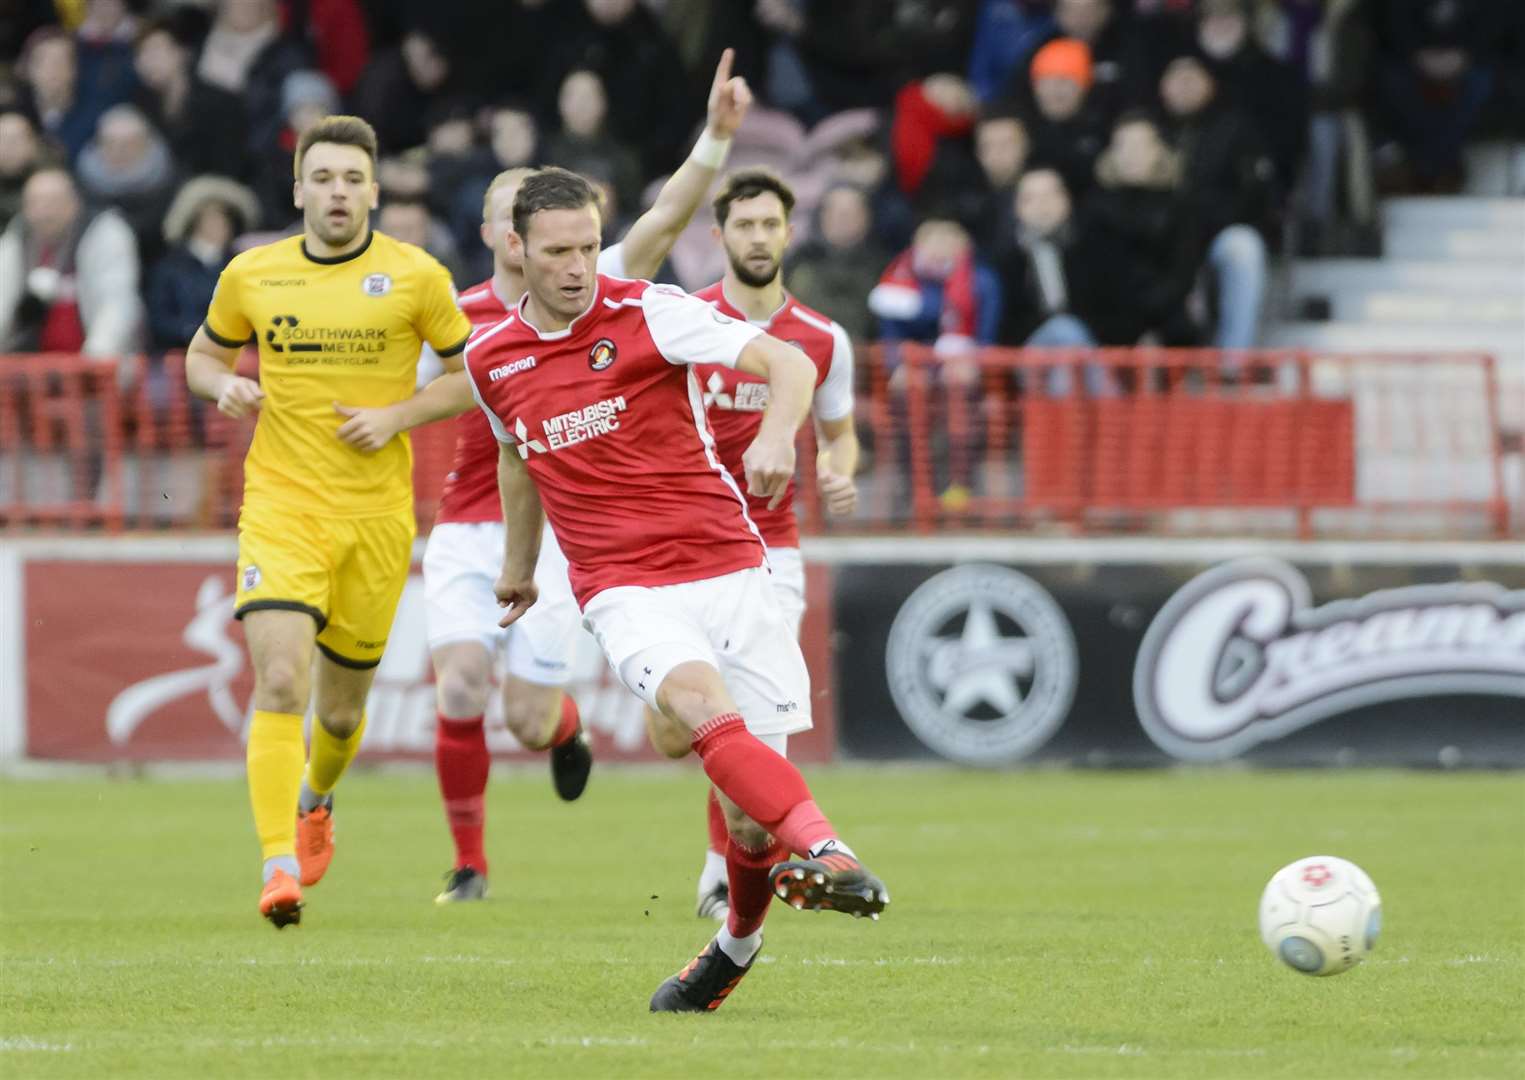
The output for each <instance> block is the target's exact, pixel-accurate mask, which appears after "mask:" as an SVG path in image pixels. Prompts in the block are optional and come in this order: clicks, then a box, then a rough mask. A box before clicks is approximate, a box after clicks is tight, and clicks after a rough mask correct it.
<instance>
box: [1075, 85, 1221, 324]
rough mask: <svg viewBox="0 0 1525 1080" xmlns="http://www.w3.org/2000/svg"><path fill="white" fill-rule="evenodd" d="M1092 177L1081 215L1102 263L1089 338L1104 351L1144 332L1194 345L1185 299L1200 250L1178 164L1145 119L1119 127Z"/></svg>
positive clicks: (1131, 118)
mask: <svg viewBox="0 0 1525 1080" xmlns="http://www.w3.org/2000/svg"><path fill="white" fill-rule="evenodd" d="M1097 178H1098V180H1099V181H1100V186H1099V187H1097V188H1095V189H1093V190H1092V191H1091V193H1090V194H1089V195H1088V196H1086V200H1085V203H1084V204H1083V207H1082V215H1081V220H1082V225H1081V227H1082V229H1083V230H1084V232H1085V237H1086V243H1087V244H1088V245H1094V249H1095V250H1096V251H1097V252H1099V253H1100V255H1101V257H1104V258H1105V260H1106V272H1105V273H1104V274H1100V275H1098V277H1097V279H1096V280H1095V281H1094V282H1093V283H1092V284H1093V285H1094V288H1095V292H1094V303H1093V304H1092V306H1091V311H1090V315H1091V318H1090V320H1089V322H1090V327H1091V331H1092V332H1093V334H1094V335H1095V336H1096V339H1097V341H1098V342H1100V343H1101V344H1103V345H1133V344H1136V343H1137V342H1138V340H1139V338H1141V337H1143V336H1144V335H1145V334H1146V333H1152V334H1155V335H1156V336H1158V337H1159V338H1160V340H1161V341H1162V342H1163V343H1164V344H1166V345H1192V344H1195V343H1196V338H1197V335H1196V330H1195V327H1194V326H1193V325H1192V323H1191V320H1190V318H1189V317H1188V315H1187V313H1186V297H1187V295H1188V294H1189V293H1190V292H1191V289H1192V285H1193V283H1194V280H1195V278H1196V273H1197V265H1198V261H1199V260H1198V255H1199V252H1200V250H1201V249H1200V246H1199V243H1198V240H1197V233H1196V230H1195V228H1194V227H1193V222H1192V213H1191V208H1190V207H1189V206H1188V204H1187V202H1186V200H1185V199H1184V198H1183V196H1182V193H1181V190H1180V187H1181V169H1180V162H1179V161H1178V160H1177V159H1176V158H1175V155H1174V154H1172V153H1171V151H1170V149H1169V148H1168V147H1167V146H1166V145H1165V143H1164V141H1163V140H1162V139H1161V137H1160V133H1159V129H1158V128H1157V127H1156V126H1155V124H1154V122H1153V121H1152V120H1151V119H1149V117H1148V116H1147V115H1145V114H1142V113H1125V114H1124V115H1123V116H1122V117H1121V118H1120V119H1119V120H1118V122H1117V124H1116V126H1115V127H1114V128H1113V129H1112V139H1111V142H1110V143H1109V144H1108V146H1107V149H1106V151H1105V152H1104V153H1103V154H1102V156H1101V159H1100V160H1099V161H1098V162H1097Z"/></svg>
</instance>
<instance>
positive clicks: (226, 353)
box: [185, 326, 265, 420]
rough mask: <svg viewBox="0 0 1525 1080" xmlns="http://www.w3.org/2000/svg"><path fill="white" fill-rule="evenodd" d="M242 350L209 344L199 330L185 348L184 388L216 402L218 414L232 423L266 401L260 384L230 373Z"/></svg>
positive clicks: (230, 346) (206, 335)
mask: <svg viewBox="0 0 1525 1080" xmlns="http://www.w3.org/2000/svg"><path fill="white" fill-rule="evenodd" d="M240 351H241V346H237V345H224V344H222V343H221V342H219V341H214V340H212V338H211V336H210V335H208V334H207V328H206V327H205V326H200V327H198V328H197V329H196V336H195V337H193V338H191V343H190V344H189V345H187V346H186V348H185V384H186V386H188V387H190V390H191V393H193V394H195V395H196V396H197V397H200V398H205V399H206V400H208V401H215V402H217V411H218V412H220V413H222V414H223V415H224V416H230V417H232V418H233V419H234V420H238V419H241V418H242V417H245V416H248V415H249V414H250V413H251V412H253V411H254V410H256V409H258V408H259V407H260V402H262V401H264V400H265V392H264V391H263V390H261V389H260V385H259V383H257V382H255V381H254V380H253V379H246V378H244V377H243V376H242V375H239V374H238V373H237V372H235V371H234V370H233V365H234V364H236V363H238V354H239V352H240Z"/></svg>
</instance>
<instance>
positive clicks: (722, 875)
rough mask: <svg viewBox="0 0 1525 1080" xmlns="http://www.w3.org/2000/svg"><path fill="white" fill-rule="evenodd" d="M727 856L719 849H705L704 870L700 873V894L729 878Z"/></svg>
mask: <svg viewBox="0 0 1525 1080" xmlns="http://www.w3.org/2000/svg"><path fill="white" fill-rule="evenodd" d="M728 878H729V875H728V874H727V873H726V869H725V856H724V855H722V854H721V853H720V852H718V851H705V853H704V870H703V871H702V872H701V873H700V874H699V895H700V896H703V895H704V894H705V893H707V892H709V891H710V890H711V889H713V888H714V887H715V886H716V885H718V884H719V883H720V882H722V881H726V880H728Z"/></svg>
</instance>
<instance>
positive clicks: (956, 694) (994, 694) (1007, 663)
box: [927, 599, 1035, 716]
mask: <svg viewBox="0 0 1525 1080" xmlns="http://www.w3.org/2000/svg"><path fill="white" fill-rule="evenodd" d="M1034 667H1035V662H1034V658H1033V646H1032V642H1031V641H1029V640H1028V639H1027V638H1026V637H1025V636H1021V635H1018V634H1013V635H1011V636H1007V635H1005V634H1003V633H1002V632H1001V627H1000V624H999V622H998V620H997V619H996V614H995V609H994V608H993V607H992V606H991V604H990V602H989V601H987V600H978V599H976V600H974V601H972V602H971V603H970V605H969V611H968V614H967V615H966V616H965V617H964V626H963V630H962V631H960V633H959V635H958V636H957V637H955V638H942V637H938V638H934V639H933V640H932V643H931V644H930V648H929V655H928V664H927V679H928V681H929V682H930V683H931V684H932V686H933V687H935V688H936V689H937V690H938V691H939V692H940V693H941V694H942V695H943V708H944V709H946V710H948V711H949V712H954V713H959V714H962V715H965V716H967V715H968V714H969V713H970V711H971V710H973V709H974V708H975V707H976V706H979V705H981V704H983V705H985V706H987V707H988V708H990V709H993V710H994V711H995V712H996V713H997V714H998V715H1001V716H1006V715H1009V714H1010V713H1013V712H1015V711H1016V710H1017V708H1018V707H1019V706H1020V705H1021V704H1022V699H1023V690H1022V681H1023V680H1029V679H1031V678H1032V677H1033V672H1034Z"/></svg>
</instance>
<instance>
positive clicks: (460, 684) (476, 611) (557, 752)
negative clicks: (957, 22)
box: [341, 49, 751, 904]
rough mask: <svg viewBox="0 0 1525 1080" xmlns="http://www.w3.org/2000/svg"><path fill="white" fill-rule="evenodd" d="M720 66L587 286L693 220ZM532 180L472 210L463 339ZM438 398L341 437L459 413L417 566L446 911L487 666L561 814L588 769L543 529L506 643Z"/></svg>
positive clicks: (722, 120) (473, 504) (455, 879)
mask: <svg viewBox="0 0 1525 1080" xmlns="http://www.w3.org/2000/svg"><path fill="white" fill-rule="evenodd" d="M733 57H734V54H733V53H732V51H731V50H729V49H727V50H725V52H724V53H723V54H722V56H721V59H720V63H719V65H718V66H717V68H716V71H715V78H714V81H713V83H712V85H711V87H710V96H709V102H708V123H707V125H706V127H705V131H704V134H703V135H701V136H700V139H699V141H698V143H697V144H696V145H695V147H694V150H693V152H692V153H691V154H690V155H689V158H688V160H687V161H686V162H684V164H683V165H682V166H681V167H680V168H679V169H678V170H677V172H675V173H674V174H673V175H672V177H671V178H670V179H669V180H668V182H667V183H666V184H665V185H663V187H662V190H661V192H660V193H659V194H658V196H657V199H656V202H655V203H654V204H653V205H652V207H651V209H649V210H647V211H646V212H645V213H644V214H642V215H641V217H640V218H638V219H637V220H636V221H635V223H634V224H633V225H631V227H630V230H629V231H628V232H627V233H626V234H625V237H624V239H623V240H622V241H621V242H620V243H618V244H616V245H614V246H613V247H610V248H608V249H606V250H604V251H602V252H600V254H599V259H598V269H599V271H600V272H601V273H605V274H610V275H613V276H615V277H650V276H651V275H653V274H655V273H656V271H657V269H658V267H660V266H661V264H662V261H663V260H664V259H666V258H667V254H668V252H669V251H671V250H672V246H673V244H674V243H675V242H676V241H677V238H678V234H679V233H681V232H682V231H683V229H684V228H685V227H686V226H687V225H688V222H689V220H690V219H691V218H692V217H693V215H694V211H695V210H697V209H698V208H699V204H700V203H701V202H702V201H703V199H704V196H705V193H706V192H707V191H708V189H709V186H710V184H711V182H712V181H713V180H714V177H715V174H716V172H717V171H718V170H719V168H720V166H721V165H722V164H723V163H724V160H725V154H726V152H727V150H728V149H729V147H730V140H731V136H732V135H734V134H735V132H736V129H737V128H738V127H739V126H740V124H741V121H742V120H743V119H744V118H745V116H746V113H747V109H748V108H749V106H750V104H751V92H750V90H749V88H748V87H747V85H746V81H745V80H744V79H741V78H739V77H736V78H733V77H732V75H731V65H732V60H733ZM533 171H534V170H533V169H510V170H508V171H506V172H503V173H500V174H499V175H498V176H497V177H496V178H494V180H493V182H492V184H491V185H490V186H489V187H488V189H487V192H486V195H485V197H484V199H483V207H482V230H481V231H482V242H483V243H484V244H485V245H486V246H487V247H488V248H489V249H490V250H491V251H492V252H493V275H492V277H491V278H489V279H488V280H486V281H484V282H481V283H480V284H478V285H475V286H473V287H471V288H469V289H467V290H466V291H465V292H463V293H462V294H461V296H460V305H461V309H462V310H463V311H464V312H465V313H466V315H467V317H468V318H470V319H471V322H472V325H473V327H475V328H477V329H480V328H483V327H485V326H490V325H492V324H494V323H496V322H498V321H500V320H501V319H503V318H504V317H505V316H506V315H507V314H508V311H509V308H510V306H512V305H513V304H515V303H517V302H518V300H519V298H520V297H521V296H523V295H524V276H523V272H522V268H521V267H520V265H519V262H518V256H517V255H516V254H514V253H511V252H510V251H509V250H508V246H507V243H506V240H507V235H508V232H509V231H510V229H511V228H512V227H513V224H512V214H513V205H514V196H515V194H516V193H517V191H518V189H519V184H520V182H521V181H522V180H523V179H524V178H525V177H526V176H528V175H530V174H531V173H532V172H533ZM443 386H448V383H447V384H443V385H442V386H441V387H431V388H430V392H428V393H424V394H421V395H419V397H418V398H416V399H414V400H412V401H409V402H403V403H399V405H398V406H396V407H393V408H391V409H390V410H376V413H379V414H380V415H375V414H372V415H365V416H362V418H361V419H360V420H352V421H351V424H349V425H346V428H347V430H346V431H341V435H346V434H349V435H353V436H354V437H356V438H362V437H363V438H367V439H370V440H372V441H376V446H378V447H379V446H380V445H382V444H383V443H384V442H385V441H386V439H389V438H391V437H392V435H393V434H395V432H396V431H400V430H406V429H407V428H409V427H413V426H416V425H417V424H418V423H422V422H426V421H428V420H432V419H435V418H436V417H438V416H444V415H450V414H451V413H452V412H456V413H461V415H460V416H459V417H458V418H457V419H456V421H455V424H456V445H455V454H454V460H453V463H452V467H451V471H450V473H449V475H448V476H447V477H446V480H445V487H444V490H443V492H442V494H441V499H440V508H439V514H438V516H437V517H436V519H435V524H434V528H433V530H432V531H431V532H430V534H429V541H428V545H427V547H426V548H425V549H424V561H423V570H424V596H425V601H426V607H425V610H426V616H427V620H426V621H427V626H428V638H429V648H430V655H431V657H432V659H433V662H434V674H435V688H436V698H437V706H438V718H437V725H436V729H435V731H436V735H435V754H434V758H435V768H436V771H437V772H438V774H439V782H440V793H441V795H442V797H443V799H444V803H445V813H446V818H447V820H448V823H449V826H450V832H451V836H452V839H453V840H454V842H455V862H454V864H453V866H452V868H451V871H450V873H449V874H448V875H447V879H446V882H445V888H444V889H443V891H441V892H440V894H439V895H438V896H437V897H436V898H435V899H436V902H438V903H441V904H446V903H454V902H458V901H467V900H481V899H485V898H486V896H487V881H488V878H487V872H488V864H487V855H486V849H485V844H484V831H485V824H486V820H485V811H486V803H485V798H484V795H485V792H486V789H487V776H488V771H489V766H490V764H491V759H490V756H489V754H488V751H487V743H486V739H485V735H484V730H483V719H484V714H485V712H486V707H487V702H488V696H489V693H490V690H491V684H492V672H493V666H494V663H495V661H497V660H500V659H501V665H502V671H501V701H502V709H503V719H504V722H505V725H506V726H507V727H508V729H509V730H510V731H511V732H512V733H513V734H514V736H515V738H517V739H518V740H519V742H520V743H521V744H523V745H524V746H526V747H528V748H530V749H547V748H548V749H549V750H550V759H551V777H552V781H553V783H554V785H555V788H556V792H557V794H559V795H560V796H561V797H562V798H563V799H567V800H571V799H576V798H577V797H579V796H580V795H581V794H582V792H583V789H584V787H585V786H586V784H587V780H588V775H589V772H590V770H591V768H592V764H593V757H592V753H591V751H590V748H589V746H588V741H587V737H586V736H585V735H584V734H583V731H582V726H581V724H580V722H579V718H578V714H577V706H576V704H575V703H574V702H573V700H572V697H571V695H569V694H565V693H564V692H563V690H564V688H565V686H566V683H567V678H568V676H569V674H570V663H569V662H570V659H571V653H572V650H573V648H574V644H575V638H576V635H577V632H578V630H579V628H580V626H581V621H582V613H581V612H580V611H578V609H577V602H576V600H575V599H574V598H573V596H572V590H571V586H570V585H569V584H568V582H567V562H566V558H565V556H563V555H562V553H561V549H560V547H559V546H558V545H557V543H556V538H555V536H554V535H553V534H552V533H551V532H550V530H549V529H546V531H545V533H544V535H543V539H542V542H541V547H540V561H539V564H538V565H537V567H536V570H535V580H536V583H537V584H538V585H539V587H540V599H539V602H538V603H537V604H536V605H535V607H534V609H533V610H532V611H530V612H529V613H528V614H527V615H526V616H525V617H524V618H523V619H521V620H519V621H518V622H517V623H516V624H515V625H514V626H513V627H512V628H511V629H510V630H507V631H505V630H503V629H502V628H500V627H499V626H498V625H497V622H498V614H499V613H498V609H497V601H496V599H495V598H494V596H493V592H492V586H493V582H494V581H495V580H496V578H497V576H498V569H499V565H500V563H501V560H502V555H503V518H502V511H501V508H500V506H499V501H498V479H497V462H498V450H497V446H498V443H497V439H495V438H494V437H493V433H492V429H491V428H490V427H489V426H488V424H487V421H486V419H485V418H484V417H483V416H482V414H481V412H480V410H478V409H477V408H476V406H475V402H474V401H473V400H472V398H471V394H470V390H469V389H468V388H466V387H465V384H464V382H462V383H461V393H460V395H459V402H458V404H456V405H454V406H453V407H447V408H446V409H444V410H440V411H430V410H428V409H425V408H424V406H426V405H427V404H428V403H429V401H430V400H431V398H433V397H436V396H439V395H440V393H441V391H442V389H443ZM441 400H444V399H443V398H441ZM463 410H464V411H463ZM356 412H357V414H359V413H362V412H363V411H360V410H357V411H356ZM378 440H379V441H378ZM362 445H363V444H362Z"/></svg>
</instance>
